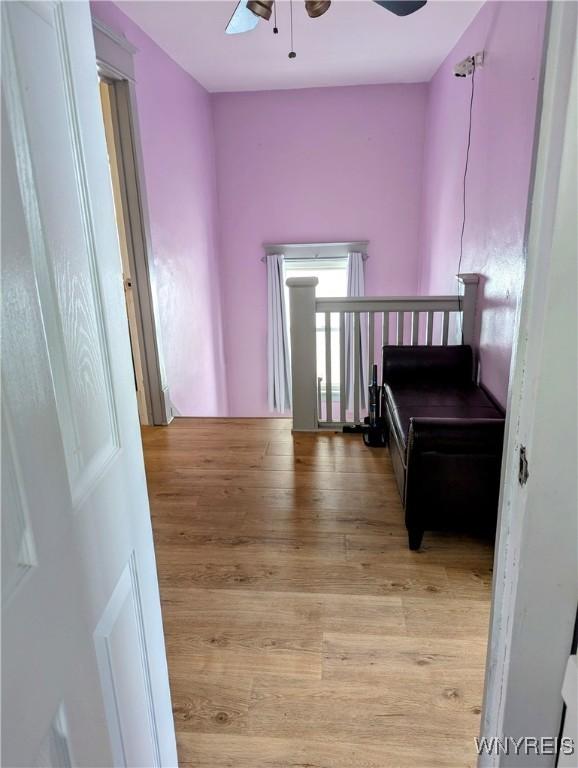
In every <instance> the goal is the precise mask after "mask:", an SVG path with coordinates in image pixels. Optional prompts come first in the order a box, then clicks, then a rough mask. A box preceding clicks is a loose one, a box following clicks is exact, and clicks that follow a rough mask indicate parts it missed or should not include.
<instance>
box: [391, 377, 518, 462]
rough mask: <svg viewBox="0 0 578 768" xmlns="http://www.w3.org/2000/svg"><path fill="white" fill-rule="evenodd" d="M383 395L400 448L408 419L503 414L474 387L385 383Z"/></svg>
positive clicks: (403, 442)
mask: <svg viewBox="0 0 578 768" xmlns="http://www.w3.org/2000/svg"><path fill="white" fill-rule="evenodd" d="M384 394H385V401H386V404H387V408H388V411H389V414H390V417H391V423H392V426H393V428H394V429H395V432H396V437H397V440H398V442H399V444H400V447H401V448H402V449H405V447H406V444H407V435H408V431H409V421H410V419H411V418H414V417H422V416H426V417H435V418H446V419H500V418H503V415H504V414H503V412H502V411H501V410H500V409H499V408H498V407H497V406H496V405H495V404H494V403H493V402H492V400H491V399H490V397H488V395H487V394H486V393H485V392H484V390H483V389H481V388H480V387H478V386H476V385H474V384H467V385H465V386H461V387H460V386H457V387H456V386H415V385H404V384H399V385H393V384H386V385H385V391H384Z"/></svg>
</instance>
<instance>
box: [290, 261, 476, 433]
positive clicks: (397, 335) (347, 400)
mask: <svg viewBox="0 0 578 768" xmlns="http://www.w3.org/2000/svg"><path fill="white" fill-rule="evenodd" d="M478 280H479V276H478V275H476V274H461V275H458V286H459V293H458V291H456V295H454V296H410V297H407V296H404V297H379V298H376V297H363V298H356V297H353V298H318V297H316V296H315V286H316V285H317V282H318V281H317V278H316V277H296V278H289V279H288V280H287V285H288V287H289V301H290V316H291V361H292V365H291V372H292V392H293V429H294V430H295V431H306V432H309V431H316V430H318V429H339V428H341V427H342V426H344V425H346V424H359V423H360V421H361V420H362V417H363V415H364V412H365V410H364V402H365V399H366V398H365V387H366V383H367V381H368V380H369V378H370V376H371V371H372V369H373V365H374V363H377V365H378V368H379V375H380V376H381V347H382V346H383V345H384V344H397V345H415V344H427V345H432V344H433V345H447V344H457V343H462V341H463V343H464V344H471V345H472V346H475V345H474V331H475V314H476V297H477V288H478ZM336 316H337V317H336ZM318 317H319V318H320V319H321V320H322V322H318V321H317V318H318ZM332 319H333V320H334V322H333V325H332ZM350 329H352V330H350ZM318 344H320V345H322V347H324V350H322V352H323V354H322V355H320V356H319V357H322V358H323V359H322V361H321V365H318V354H317V350H318ZM334 356H337V357H334ZM334 359H335V360H337V359H338V360H339V367H338V370H339V374H338V376H337V377H335V376H334V366H333V361H334ZM319 368H321V370H319ZM362 369H363V370H362ZM364 372H367V374H366V376H365V375H364ZM334 378H338V381H335V380H334Z"/></svg>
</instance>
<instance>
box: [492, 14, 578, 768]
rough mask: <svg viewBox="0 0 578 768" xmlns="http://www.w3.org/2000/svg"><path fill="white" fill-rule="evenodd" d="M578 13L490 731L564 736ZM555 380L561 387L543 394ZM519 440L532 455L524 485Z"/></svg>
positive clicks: (545, 119)
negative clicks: (522, 450)
mask: <svg viewBox="0 0 578 768" xmlns="http://www.w3.org/2000/svg"><path fill="white" fill-rule="evenodd" d="M577 12H578V5H577V4H576V3H575V2H568V3H566V2H554V3H552V5H551V11H550V19H549V27H548V33H547V37H546V42H547V47H546V58H545V72H544V87H543V93H542V108H541V116H540V122H539V132H538V146H537V154H536V168H535V177H534V186H533V191H532V195H531V202H530V207H529V228H528V241H527V242H528V246H527V265H526V277H525V284H524V290H523V296H522V301H521V306H520V310H519V317H518V331H517V341H516V342H515V350H514V354H513V360H512V371H511V385H510V393H509V406H508V419H507V425H506V440H505V445H504V462H503V468H502V485H501V498H500V516H499V523H498V532H499V533H498V543H497V548H496V556H495V563H494V566H495V567H494V583H493V600H492V615H491V623H490V636H489V647H488V658H487V667H486V690H485V701H484V710H483V717H482V729H481V730H482V736H487V737H493V736H497V737H499V738H503V737H511V738H519V737H522V736H528V737H538V738H540V737H542V736H544V737H549V736H551V735H557V734H558V729H559V724H560V718H561V713H562V698H561V686H562V679H563V676H564V671H565V668H566V663H567V660H568V655H569V653H570V647H571V643H572V633H573V626H574V620H575V615H576V601H577V600H578V562H577V560H578V552H577V550H578V532H577V521H578V499H577V498H576V474H577V472H576V466H577V462H578V459H577V456H576V418H577V416H576V410H577V409H576V402H575V400H574V402H573V398H574V397H575V394H576V385H577V382H576V376H575V370H576V354H577V349H576V347H577V344H578V342H577V339H576V303H577V302H576V292H577V288H578V286H577V278H576V254H577V251H578V238H577V232H576V210H577V207H576V206H577V201H576V162H577V160H576V112H577V111H578V106H577V103H576V32H577ZM572 212H573V213H572ZM573 377H574V381H572V378H573ZM546 385H548V386H549V390H547V391H549V392H551V394H549V395H548V397H547V398H544V397H543V394H544V391H545V387H546ZM572 393H574V394H572ZM556 398H558V400H556ZM544 402H546V403H547V405H548V406H550V407H549V408H548V409H546V411H545V410H544V408H541V407H540V404H542V403H544ZM537 403H538V406H537ZM552 414H553V415H554V418H552ZM548 419H549V420H548ZM544 436H546V440H544ZM545 444H546V445H545ZM521 446H525V447H526V449H527V456H528V460H529V477H528V480H527V483H526V484H525V485H523V486H521V485H520V481H519V469H520V447H521ZM555 760H556V758H555V756H541V757H537V756H536V755H534V756H531V757H527V756H526V757H524V756H518V757H515V756H512V755H510V756H505V755H501V756H497V755H494V756H492V757H488V756H487V755H485V756H483V757H480V761H479V765H480V766H514V765H516V766H517V765H526V766H532V768H536V766H538V765H540V766H542V765H549V766H553V765H554V764H555Z"/></svg>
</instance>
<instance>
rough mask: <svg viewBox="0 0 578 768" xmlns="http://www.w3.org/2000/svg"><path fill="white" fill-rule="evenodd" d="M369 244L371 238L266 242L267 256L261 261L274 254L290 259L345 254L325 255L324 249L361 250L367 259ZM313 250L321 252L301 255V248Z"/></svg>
mask: <svg viewBox="0 0 578 768" xmlns="http://www.w3.org/2000/svg"><path fill="white" fill-rule="evenodd" d="M368 245H369V240H354V241H350V242H344V243H275V244H273V243H264V245H263V247H264V249H265V254H266V255H265V256H262V257H261V261H266V260H267V258H266V257H267V256H269V255H272V254H281V255H283V256H285V257H286V259H287V260H288V261H290V260H300V259H312V260H314V259H335V258H339V257H342V256H343V253H329V254H325V255H323V251H332V250H333V251H335V250H340V251H343V250H347V252H348V253H349V252H351V251H358V252H361V254H362V256H363V260H364V261H365V260H367V258H368V255H367V246H368ZM301 249H302V250H306V249H308V250H313V251H315V250H316V251H320V252H321V253H315V254H314V255H312V256H309V255H303V256H300V255H299V251H300V250H301ZM286 251H289V252H291V251H293V253H290V254H288V255H286V254H285V252H286Z"/></svg>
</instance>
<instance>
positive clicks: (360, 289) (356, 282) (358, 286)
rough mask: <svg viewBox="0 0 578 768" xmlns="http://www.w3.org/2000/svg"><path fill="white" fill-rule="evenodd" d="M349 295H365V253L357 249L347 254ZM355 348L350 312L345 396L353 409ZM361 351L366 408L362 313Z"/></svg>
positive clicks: (363, 322) (362, 320)
mask: <svg viewBox="0 0 578 768" xmlns="http://www.w3.org/2000/svg"><path fill="white" fill-rule="evenodd" d="M347 295H348V296H365V279H364V264H363V255H362V254H361V253H358V252H355V251H354V252H351V253H349V254H348V255H347ZM354 349H355V339H354V325H353V315H350V314H348V315H346V316H345V372H346V378H345V397H346V402H347V407H348V409H349V410H353V376H354V369H353V364H354ZM360 352H361V354H360V361H359V365H360V370H359V385H360V388H361V408H365V403H366V397H367V315H361V318H360Z"/></svg>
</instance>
